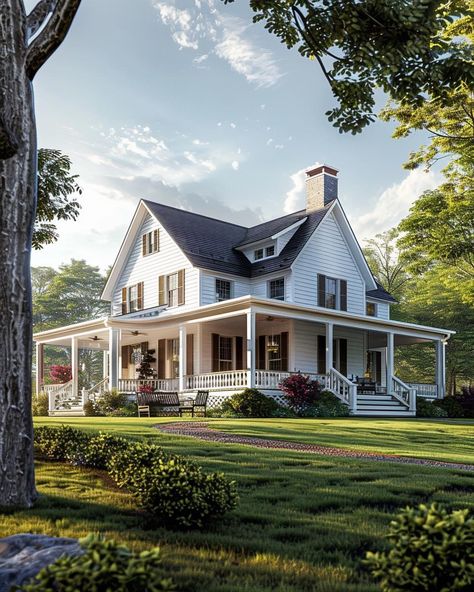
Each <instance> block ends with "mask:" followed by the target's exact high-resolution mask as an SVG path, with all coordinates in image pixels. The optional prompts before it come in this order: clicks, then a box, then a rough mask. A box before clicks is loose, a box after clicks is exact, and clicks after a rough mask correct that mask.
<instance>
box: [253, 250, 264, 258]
mask: <svg viewBox="0 0 474 592" xmlns="http://www.w3.org/2000/svg"><path fill="white" fill-rule="evenodd" d="M257 253H258V254H259V255H258V256H257ZM260 253H261V255H260ZM261 259H265V250H264V248H263V247H261V248H260V249H255V250H254V252H253V260H254V261H260V260H261Z"/></svg>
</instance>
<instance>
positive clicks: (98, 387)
mask: <svg viewBox="0 0 474 592" xmlns="http://www.w3.org/2000/svg"><path fill="white" fill-rule="evenodd" d="M83 390H85V391H86V394H85V395H83V398H84V396H85V397H86V400H87V401H88V400H89V399H91V400H93V401H94V402H95V401H96V400H97V398H98V397H101V396H102V395H103V394H104V393H105V392H106V391H108V390H109V377H108V376H106V377H105V378H103V379H102V380H101V381H100V382H98V383H97V384H95V385H94V386H93V387H91V388H90V389H83Z"/></svg>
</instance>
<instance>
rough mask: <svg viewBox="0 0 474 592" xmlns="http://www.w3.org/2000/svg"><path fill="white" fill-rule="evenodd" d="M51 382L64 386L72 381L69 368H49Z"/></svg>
mask: <svg viewBox="0 0 474 592" xmlns="http://www.w3.org/2000/svg"><path fill="white" fill-rule="evenodd" d="M49 375H50V376H51V380H52V381H53V382H55V383H57V384H64V383H65V382H69V381H70V380H72V368H71V366H59V365H58V366H51V368H50V369H49Z"/></svg>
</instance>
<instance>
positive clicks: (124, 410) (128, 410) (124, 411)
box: [107, 402, 138, 417]
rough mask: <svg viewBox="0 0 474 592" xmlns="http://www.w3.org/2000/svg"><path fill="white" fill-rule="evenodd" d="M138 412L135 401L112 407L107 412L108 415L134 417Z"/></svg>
mask: <svg viewBox="0 0 474 592" xmlns="http://www.w3.org/2000/svg"><path fill="white" fill-rule="evenodd" d="M137 413H138V407H137V404H136V403H133V402H129V403H127V404H126V405H124V406H123V407H119V408H118V409H114V410H113V411H110V413H107V415H108V416H109V417H136V416H137Z"/></svg>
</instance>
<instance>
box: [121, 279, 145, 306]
mask: <svg viewBox="0 0 474 592" xmlns="http://www.w3.org/2000/svg"><path fill="white" fill-rule="evenodd" d="M142 308H143V282H140V283H138V284H134V285H133V286H128V287H126V288H122V314H128V313H130V312H135V311H137V310H142Z"/></svg>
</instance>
